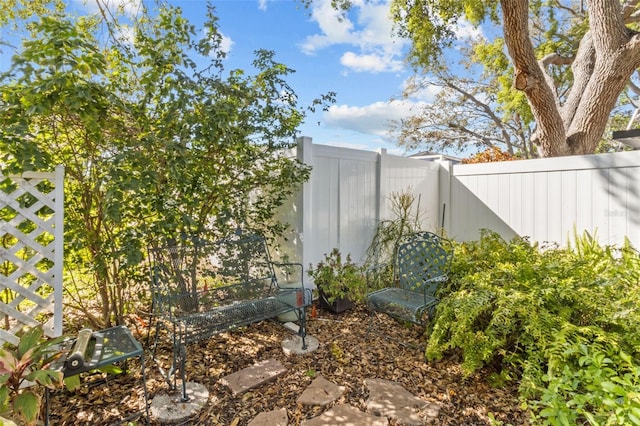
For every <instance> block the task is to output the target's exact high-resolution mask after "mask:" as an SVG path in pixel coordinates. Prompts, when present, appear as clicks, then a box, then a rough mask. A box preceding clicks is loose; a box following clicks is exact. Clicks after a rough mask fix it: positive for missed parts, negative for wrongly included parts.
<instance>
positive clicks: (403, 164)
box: [380, 151, 442, 231]
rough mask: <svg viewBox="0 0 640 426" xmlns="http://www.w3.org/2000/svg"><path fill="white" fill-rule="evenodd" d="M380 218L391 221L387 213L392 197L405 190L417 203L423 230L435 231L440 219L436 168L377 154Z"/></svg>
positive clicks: (438, 182)
mask: <svg viewBox="0 0 640 426" xmlns="http://www.w3.org/2000/svg"><path fill="white" fill-rule="evenodd" d="M380 161H381V184H380V187H381V188H380V203H381V205H380V218H381V219H392V218H393V217H392V212H391V211H390V210H389V206H390V199H391V196H392V194H393V193H399V192H404V191H406V190H408V189H410V190H411V192H412V193H413V194H414V195H415V197H416V202H419V208H420V212H421V218H422V220H423V228H424V229H425V230H429V231H436V230H437V229H438V228H439V223H440V217H441V215H442V210H441V203H440V198H439V196H438V194H439V191H440V189H439V185H440V179H439V175H440V173H439V172H440V165H439V164H438V163H434V162H431V161H423V160H416V159H413V158H406V157H398V156H394V155H388V154H386V152H384V151H383V152H382V154H381V159H380Z"/></svg>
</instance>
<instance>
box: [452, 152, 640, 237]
mask: <svg viewBox="0 0 640 426" xmlns="http://www.w3.org/2000/svg"><path fill="white" fill-rule="evenodd" d="M450 198H451V210H450V213H451V223H450V228H449V233H450V235H451V236H452V237H453V238H455V239H457V240H460V241H464V240H474V239H477V238H478V236H479V230H480V229H481V228H488V229H492V230H494V231H497V232H499V233H500V234H501V235H503V236H504V237H505V238H510V237H512V236H514V235H516V234H517V235H521V236H527V237H530V239H531V240H532V241H538V242H545V241H549V242H556V243H559V244H560V245H566V244H568V243H571V242H572V241H573V239H574V233H576V232H577V233H578V234H582V233H583V231H587V232H589V233H591V234H592V235H595V236H596V237H597V238H598V240H599V241H600V242H601V243H603V244H615V245H620V244H622V243H623V242H624V239H625V237H627V238H628V239H629V240H630V242H631V243H632V245H633V246H634V247H636V248H640V151H631V152H619V153H612V154H598V155H585V156H574V157H561V158H550V159H536V160H523V161H510V162H501V163H486V164H468V165H456V166H453V172H452V174H451V190H450Z"/></svg>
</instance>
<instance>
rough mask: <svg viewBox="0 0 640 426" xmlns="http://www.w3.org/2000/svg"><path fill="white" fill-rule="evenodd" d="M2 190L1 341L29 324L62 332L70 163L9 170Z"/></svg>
mask: <svg viewBox="0 0 640 426" xmlns="http://www.w3.org/2000/svg"><path fill="white" fill-rule="evenodd" d="M2 180H3V184H4V185H3V190H1V191H0V212H1V213H2V214H1V215H0V237H1V241H2V244H0V269H1V272H0V295H1V296H2V297H1V298H0V313H1V314H2V315H4V321H2V324H3V325H2V326H0V341H6V342H9V343H12V344H17V343H18V341H19V339H18V338H17V337H16V333H17V332H19V331H20V330H21V329H22V328H23V327H24V326H30V327H33V326H37V325H40V324H41V323H42V325H43V330H44V332H45V334H46V335H47V336H50V337H54V336H60V335H61V334H62V262H63V247H64V245H63V215H64V188H63V182H64V168H63V167H62V166H58V167H56V170H55V172H54V173H36V172H26V173H24V174H22V175H20V176H3V177H2Z"/></svg>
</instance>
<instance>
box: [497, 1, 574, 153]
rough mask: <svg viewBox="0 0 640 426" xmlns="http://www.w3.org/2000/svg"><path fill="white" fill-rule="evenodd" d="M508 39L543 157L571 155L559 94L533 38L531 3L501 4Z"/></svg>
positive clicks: (517, 77) (536, 139)
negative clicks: (530, 19)
mask: <svg viewBox="0 0 640 426" xmlns="http://www.w3.org/2000/svg"><path fill="white" fill-rule="evenodd" d="M500 4H501V6H502V14H503V17H504V36H505V42H506V44H507V48H508V49H509V56H510V57H511V61H512V62H513V66H514V68H515V88H516V89H518V90H522V91H524V92H525V93H526V95H527V99H528V100H529V105H530V106H531V111H532V112H533V115H534V117H535V119H536V123H537V124H538V129H537V130H536V133H537V135H535V137H534V139H535V141H536V143H537V144H538V145H539V148H540V150H541V151H542V154H543V156H558V155H566V154H568V153H569V152H568V147H567V145H566V133H565V128H564V126H563V123H562V118H561V117H560V113H559V111H558V105H557V98H556V96H555V92H554V91H553V90H552V88H551V87H550V86H549V84H548V83H547V79H546V77H545V74H546V73H545V72H544V71H543V69H542V68H541V67H540V64H539V63H538V60H537V58H536V55H535V51H534V49H533V45H532V44H531V38H530V36H529V29H528V28H529V27H528V22H529V2H528V1H527V0H501V1H500Z"/></svg>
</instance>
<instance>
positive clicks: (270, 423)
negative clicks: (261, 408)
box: [247, 408, 289, 426]
mask: <svg viewBox="0 0 640 426" xmlns="http://www.w3.org/2000/svg"><path fill="white" fill-rule="evenodd" d="M288 423H289V417H288V416H287V409H286V408H281V409H279V410H273V411H266V412H264V413H260V414H258V415H257V416H256V417H255V418H254V419H253V420H251V421H250V422H249V423H248V424H247V426H287V424H288Z"/></svg>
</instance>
